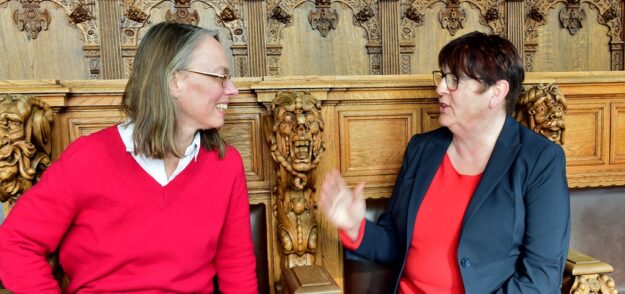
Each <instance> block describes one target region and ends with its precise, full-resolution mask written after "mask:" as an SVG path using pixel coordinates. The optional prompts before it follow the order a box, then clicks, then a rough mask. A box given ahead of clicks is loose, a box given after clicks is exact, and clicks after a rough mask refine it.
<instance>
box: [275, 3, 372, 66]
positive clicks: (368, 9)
mask: <svg viewBox="0 0 625 294" xmlns="http://www.w3.org/2000/svg"><path fill="white" fill-rule="evenodd" d="M316 1H319V2H321V1H323V6H322V7H326V8H327V9H325V10H323V11H324V12H323V13H324V15H323V16H321V11H322V10H319V7H320V6H319V4H316V6H317V9H316V10H315V11H317V12H318V13H317V14H312V13H311V14H310V15H312V18H311V17H309V21H310V22H311V25H312V19H313V18H314V19H315V20H317V18H318V17H319V18H318V19H319V20H321V19H324V21H326V20H329V22H327V23H324V24H322V23H321V22H320V21H319V20H317V21H316V23H315V25H313V26H317V25H321V26H322V27H323V26H328V28H322V30H327V31H329V30H330V28H329V25H330V24H333V25H334V27H336V22H338V14H337V13H336V11H334V10H331V11H330V10H328V9H331V8H330V5H331V4H332V2H341V3H344V4H346V5H347V6H348V7H349V8H350V9H351V10H352V13H353V17H354V25H357V26H360V27H362V28H364V29H365V32H366V34H365V37H366V38H367V46H375V45H379V44H381V34H380V28H379V24H378V20H377V17H374V16H375V12H376V11H378V2H377V1H371V0H334V1H333V0H316ZM304 2H306V0H267V38H266V43H267V66H268V67H269V75H279V74H280V69H279V59H280V55H281V54H282V46H281V45H280V39H281V33H280V32H281V31H282V29H283V28H285V27H287V26H290V25H291V24H292V16H293V11H294V10H295V8H296V7H297V6H299V5H301V4H302V3H304ZM326 5H327V6H326ZM332 11H334V12H332ZM334 14H336V20H334V18H335V17H334V16H335V15H334ZM318 15H319V16H318ZM369 15H371V16H369ZM317 29H319V28H317ZM322 30H320V31H319V32H320V33H322V36H323V34H324V32H323V31H322ZM325 34H327V32H325ZM367 53H368V54H369V66H370V71H371V73H372V74H380V73H381V71H380V70H376V67H377V66H379V62H378V63H377V64H376V62H377V61H379V60H380V59H381V52H380V53H377V52H373V51H371V50H367Z"/></svg>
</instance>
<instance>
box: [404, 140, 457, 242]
mask: <svg viewBox="0 0 625 294" xmlns="http://www.w3.org/2000/svg"><path fill="white" fill-rule="evenodd" d="M451 138H452V137H451V133H450V132H449V131H447V132H439V133H437V134H436V135H435V136H433V138H432V141H431V142H428V143H427V144H428V145H427V146H426V147H424V150H423V153H422V154H421V155H420V158H419V161H418V162H416V163H414V164H413V166H412V167H411V168H414V169H415V170H416V173H415V175H414V180H413V182H412V188H411V190H410V200H409V204H408V215H407V219H406V236H407V239H406V244H405V245H406V248H405V249H406V252H408V248H409V247H410V242H411V241H412V233H413V232H414V226H415V221H416V215H417V211H418V210H419V207H420V206H421V202H423V197H424V196H425V193H426V192H427V191H428V189H429V188H430V184H431V183H432V180H433V179H434V175H435V174H436V171H437V170H438V168H439V166H440V165H441V163H442V162H443V157H444V156H445V153H446V152H447V148H448V147H449V144H450V143H451Z"/></svg>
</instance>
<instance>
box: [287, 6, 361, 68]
mask: <svg viewBox="0 0 625 294" xmlns="http://www.w3.org/2000/svg"><path fill="white" fill-rule="evenodd" d="M318 9H321V10H323V9H325V10H331V11H333V13H336V15H337V21H336V22H335V23H334V24H333V26H335V27H334V29H332V30H328V31H327V32H325V31H324V30H322V31H319V29H317V28H313V27H312V25H311V17H312V16H313V15H315V11H317V10H318ZM292 19H293V25H292V26H288V27H285V28H284V29H282V35H283V38H282V40H281V45H282V51H281V55H280V57H279V58H280V59H279V74H280V75H286V76H289V75H290V76H293V75H294V76H301V75H333V74H334V73H337V74H343V75H346V74H356V75H358V74H360V75H364V74H369V58H368V56H367V51H366V44H367V40H366V39H365V38H364V37H365V36H366V33H365V30H364V29H363V28H362V27H360V26H355V25H354V24H353V22H355V20H353V15H352V10H351V9H350V8H349V6H347V5H346V4H344V3H342V2H334V3H332V4H331V6H329V7H328V8H316V7H315V5H314V3H312V2H302V3H301V4H300V5H299V6H297V7H295V8H294V10H293V18H292ZM319 21H322V20H319ZM322 33H323V34H327V35H325V36H324V35H323V34H322ZM348 44H349V45H348Z"/></svg>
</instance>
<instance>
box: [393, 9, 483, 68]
mask: <svg viewBox="0 0 625 294" xmlns="http://www.w3.org/2000/svg"><path fill="white" fill-rule="evenodd" d="M423 3H432V4H431V5H430V6H429V7H427V8H424V9H422V10H421V11H420V13H421V15H422V17H421V18H420V23H419V24H418V25H417V24H415V22H414V21H413V20H409V19H407V18H406V19H404V21H403V27H402V31H401V37H402V41H403V42H409V43H412V44H414V46H415V47H414V52H413V53H412V56H411V57H410V59H411V60H410V66H411V69H410V73H413V74H417V73H431V72H432V70H435V69H438V52H439V51H440V49H441V48H443V46H445V44H447V43H448V42H449V41H450V40H452V39H455V38H456V37H458V36H461V35H464V34H466V33H470V32H473V31H481V32H486V33H492V29H491V28H490V27H489V26H486V25H483V24H481V23H480V10H479V9H478V8H476V7H475V6H472V5H470V4H469V3H468V2H463V3H461V4H460V7H459V9H462V10H463V11H464V17H463V22H462V26H460V27H458V28H457V30H456V31H454V34H453V35H452V34H451V33H450V32H449V31H448V30H447V29H446V28H444V27H442V25H441V22H440V20H439V13H440V12H443V11H445V4H444V3H442V2H434V1H424V2H422V1H415V3H414V4H413V5H418V6H420V7H422V6H424V5H426V4H423ZM458 25H459V24H458Z"/></svg>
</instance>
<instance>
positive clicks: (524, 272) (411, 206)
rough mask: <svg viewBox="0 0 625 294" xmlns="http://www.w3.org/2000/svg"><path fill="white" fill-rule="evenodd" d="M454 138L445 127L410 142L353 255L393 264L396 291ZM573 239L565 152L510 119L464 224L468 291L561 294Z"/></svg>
mask: <svg viewBox="0 0 625 294" xmlns="http://www.w3.org/2000/svg"><path fill="white" fill-rule="evenodd" d="M451 140H452V133H451V132H450V131H449V129H447V128H440V129H437V130H434V131H432V132H428V133H425V134H418V135H415V136H413V137H412V139H411V140H410V142H409V143H408V146H407V148H406V151H405V154H404V160H403V164H402V167H401V169H400V172H399V175H398V177H397V182H396V184H395V188H394V191H393V195H392V197H391V200H390V202H389V205H388V208H387V210H386V212H385V213H384V214H383V215H382V216H381V217H380V219H379V220H378V222H377V223H372V222H369V221H367V223H366V226H365V232H364V236H363V241H362V243H361V245H360V247H359V248H357V249H356V250H355V251H353V253H355V254H357V255H358V256H361V257H364V258H366V259H369V260H373V261H377V262H381V263H388V264H393V265H394V266H395V267H396V275H395V278H396V282H395V292H397V289H398V284H399V278H400V276H401V273H402V271H403V269H404V267H405V263H406V256H407V253H408V248H409V246H410V241H411V240H412V234H413V230H414V225H415V219H416V216H417V213H418V212H419V206H420V205H421V202H422V201H423V197H424V195H425V193H426V192H427V190H428V187H429V185H430V183H431V182H432V179H433V178H434V174H435V173H436V171H437V170H438V168H439V166H440V165H441V163H442V160H443V157H444V155H445V153H446V151H447V148H448V147H449V144H450V143H451ZM453 191H454V187H449V193H453ZM569 238H570V205H569V191H568V185H567V180H566V173H565V156H564V152H563V150H562V148H561V147H560V146H558V145H556V144H554V143H552V142H551V141H549V140H547V139H546V138H544V137H542V136H540V135H538V134H536V133H534V132H532V131H531V130H529V129H527V128H526V127H524V126H521V125H520V124H519V123H517V122H516V121H515V120H514V119H512V118H510V117H508V118H506V122H505V123H504V126H503V129H502V131H501V134H500V135H499V138H498V139H497V143H496V145H495V148H494V150H493V153H492V155H491V158H490V159H489V161H488V164H487V165H486V168H485V170H484V173H483V174H482V178H481V181H480V182H479V184H478V186H477V188H476V190H475V192H474V194H473V196H472V198H471V200H470V202H469V205H468V207H467V210H466V213H465V216H464V219H463V221H462V228H461V232H460V239H459V244H458V253H457V254H458V255H457V257H458V267H459V269H460V272H461V275H462V281H463V283H464V288H465V290H466V293H475V294H484V293H559V292H560V290H559V287H560V284H561V280H562V273H563V271H564V265H565V262H566V257H567V253H568V245H569Z"/></svg>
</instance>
